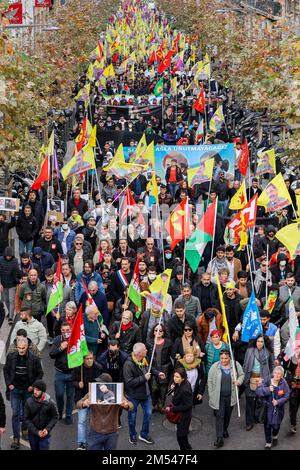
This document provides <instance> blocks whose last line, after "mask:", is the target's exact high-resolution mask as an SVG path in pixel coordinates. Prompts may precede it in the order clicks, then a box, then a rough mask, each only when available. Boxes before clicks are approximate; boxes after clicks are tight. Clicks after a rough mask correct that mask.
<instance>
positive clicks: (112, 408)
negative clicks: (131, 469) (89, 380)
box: [77, 373, 133, 450]
mask: <svg viewBox="0 0 300 470" xmlns="http://www.w3.org/2000/svg"><path fill="white" fill-rule="evenodd" d="M95 380H96V382H99V383H103V384H104V383H111V382H112V378H111V376H110V375H109V374H105V373H104V374H101V375H100V376H99V377H97V378H96V379H95ZM77 407H78V408H79V409H86V408H89V410H90V417H91V428H90V431H89V433H88V437H87V449H88V450H116V447H117V443H118V437H119V435H118V428H119V413H120V409H122V408H124V409H126V410H132V409H133V404H132V403H131V402H130V401H128V400H126V399H125V398H124V399H123V400H122V402H121V404H113V405H109V404H106V405H102V404H91V402H90V400H89V394H87V395H85V396H84V397H83V398H82V399H81V400H79V401H78V402H77Z"/></svg>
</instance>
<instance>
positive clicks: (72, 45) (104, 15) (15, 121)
mask: <svg viewBox="0 0 300 470" xmlns="http://www.w3.org/2000/svg"><path fill="white" fill-rule="evenodd" d="M0 5H1V6H0V8H1V9H2V10H3V2H2V4H1V0H0ZM118 5H119V1H118V0H101V4H100V3H99V2H98V1H97V0H70V1H68V2H67V4H66V5H64V6H62V7H59V8H57V9H56V10H54V11H53V13H51V14H50V19H51V21H52V23H53V24H55V26H57V27H58V28H59V30H58V31H55V32H54V31H53V32H43V33H37V34H36V41H35V49H34V50H32V48H28V49H27V50H24V49H23V50H21V49H20V48H19V47H18V45H17V43H15V42H14V41H13V39H12V38H11V37H10V36H9V33H7V32H6V31H7V30H4V31H3V32H1V33H0V165H7V166H9V169H10V170H16V169H26V168H28V166H30V165H31V164H32V165H35V162H36V158H37V155H38V149H39V147H40V145H41V142H40V140H39V137H40V136H41V135H43V130H44V127H45V125H46V116H47V111H48V110H49V108H51V107H55V108H57V109H62V108H65V107H69V106H70V105H72V89H73V87H74V84H75V82H76V80H77V79H78V76H79V75H80V74H81V73H82V72H84V71H85V70H86V68H87V66H88V63H89V54H90V52H91V51H92V50H93V49H94V48H95V46H96V44H97V41H98V39H99V35H100V33H101V31H102V30H104V29H105V28H106V25H107V21H108V19H109V17H110V16H111V15H112V13H114V12H115V11H116V9H117V7H118ZM0 21H1V20H0Z"/></svg>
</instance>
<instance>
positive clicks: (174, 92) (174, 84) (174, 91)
mask: <svg viewBox="0 0 300 470" xmlns="http://www.w3.org/2000/svg"><path fill="white" fill-rule="evenodd" d="M171 95H173V96H174V95H177V77H174V78H172V80H171Z"/></svg>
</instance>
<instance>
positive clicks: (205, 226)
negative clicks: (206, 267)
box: [185, 199, 217, 273]
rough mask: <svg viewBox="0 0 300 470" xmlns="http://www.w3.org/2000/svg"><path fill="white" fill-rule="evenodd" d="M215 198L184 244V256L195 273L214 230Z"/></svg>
mask: <svg viewBox="0 0 300 470" xmlns="http://www.w3.org/2000/svg"><path fill="white" fill-rule="evenodd" d="M216 209H217V199H215V200H214V202H213V203H212V204H211V205H210V206H209V208H208V209H207V211H206V212H205V214H204V216H203V217H202V219H201V220H200V222H199V224H198V226H197V228H196V230H195V231H194V232H193V233H192V236H191V238H190V239H189V241H188V242H187V244H186V248H185V258H186V260H187V261H188V263H189V265H190V267H191V270H192V271H193V273H195V272H196V271H197V269H198V266H199V263H200V261H201V259H202V256H203V252H204V249H205V247H206V244H207V242H211V241H212V240H213V237H214V232H215V221H216V212H217V211H216Z"/></svg>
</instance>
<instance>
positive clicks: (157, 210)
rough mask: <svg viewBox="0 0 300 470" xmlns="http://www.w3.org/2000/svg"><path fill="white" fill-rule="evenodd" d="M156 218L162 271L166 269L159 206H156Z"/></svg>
mask: <svg viewBox="0 0 300 470" xmlns="http://www.w3.org/2000/svg"><path fill="white" fill-rule="evenodd" d="M156 217H157V220H158V221H159V226H160V229H158V230H160V232H159V233H158V235H160V241H161V245H162V259H163V268H164V270H165V269H166V260H165V250H164V238H163V225H162V218H161V217H160V210H159V204H156Z"/></svg>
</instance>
